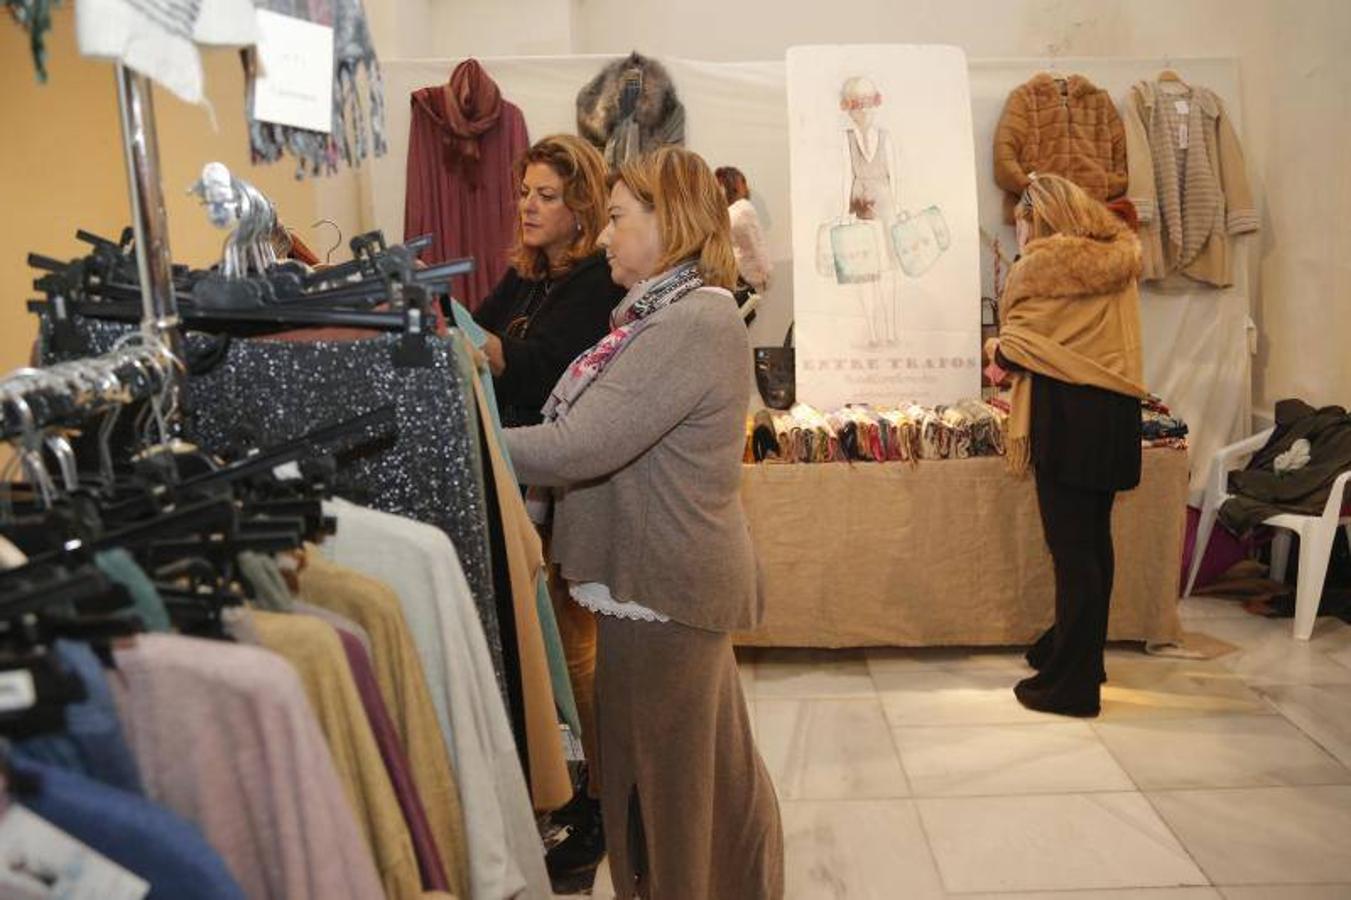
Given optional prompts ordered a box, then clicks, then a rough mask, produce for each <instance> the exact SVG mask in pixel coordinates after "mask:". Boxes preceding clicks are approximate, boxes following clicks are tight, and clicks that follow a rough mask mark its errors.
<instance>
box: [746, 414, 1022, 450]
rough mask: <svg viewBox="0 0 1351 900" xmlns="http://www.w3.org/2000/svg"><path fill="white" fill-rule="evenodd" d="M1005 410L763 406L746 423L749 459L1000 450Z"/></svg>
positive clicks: (1002, 440) (1002, 447)
mask: <svg viewBox="0 0 1351 900" xmlns="http://www.w3.org/2000/svg"><path fill="white" fill-rule="evenodd" d="M1003 421H1004V414H1003V413H1002V412H1000V411H999V410H998V409H995V408H994V407H991V406H988V405H986V404H985V403H982V402H980V401H978V400H966V401H963V402H961V403H957V404H954V405H952V406H940V407H937V408H935V409H930V408H928V407H924V406H919V405H917V404H908V405H902V406H900V407H897V408H888V409H879V408H877V407H872V406H868V405H866V404H855V405H850V406H845V407H843V408H841V409H838V410H835V411H834V412H831V413H828V414H822V413H821V412H819V411H818V410H816V409H813V408H812V407H810V406H807V405H806V404H803V403H799V404H797V405H796V406H794V407H793V408H792V409H791V410H787V411H780V410H771V409H762V410H760V411H759V412H757V413H756V414H755V415H754V416H751V417H750V418H748V419H747V422H746V453H745V459H746V460H748V461H752V460H753V461H755V462H765V461H770V462H786V463H820V462H908V463H911V464H917V463H918V462H919V461H920V460H922V459H934V460H937V459H967V458H969V457H973V456H998V455H1000V454H1002V453H1003V449H1004V437H1003Z"/></svg>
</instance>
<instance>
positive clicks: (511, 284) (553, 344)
mask: <svg viewBox="0 0 1351 900" xmlns="http://www.w3.org/2000/svg"><path fill="white" fill-rule="evenodd" d="M517 180H518V182H519V184H520V201H519V209H520V224H519V233H518V240H517V247H516V251H515V254H514V257H513V259H512V267H511V268H509V269H508V270H507V273H506V275H504V276H503V277H502V280H501V281H500V282H498V284H497V287H495V288H494V289H493V292H492V293H491V294H489V295H488V296H487V297H486V298H484V301H483V304H482V305H481V306H480V307H479V309H478V311H477V312H476V313H475V314H474V318H475V320H476V321H477V322H478V323H479V324H480V325H482V326H483V327H484V328H485V329H487V331H488V332H489V338H488V343H487V345H486V346H485V347H484V351H485V353H486V354H487V356H488V363H489V365H490V367H491V368H492V373H493V384H494V387H495V388H496V392H497V402H498V407H499V411H500V412H501V414H502V424H503V425H504V426H506V427H508V428H510V427H515V426H519V425H538V424H539V423H540V422H541V421H542V416H541V414H540V411H541V410H542V409H543V407H544V401H545V400H547V399H548V398H549V392H550V391H552V390H553V387H554V385H555V384H557V382H558V379H559V376H561V375H562V374H563V370H564V369H566V368H567V366H568V363H570V362H572V361H573V360H574V359H576V358H577V356H578V354H580V353H581V352H582V351H583V350H586V349H587V348H589V347H591V346H592V345H593V344H595V343H596V341H598V340H600V339H601V338H602V337H604V336H605V334H606V333H608V332H609V330H610V311H611V310H612V309H614V306H615V304H616V303H618V302H619V300H620V299H621V298H622V297H623V296H624V289H623V288H621V287H619V286H618V285H616V284H615V283H614V282H613V281H611V280H610V269H609V266H607V265H606V263H605V254H604V252H603V251H598V250H597V244H596V241H597V239H598V238H599V237H600V233H601V231H602V230H603V229H604V228H605V224H606V215H605V204H606V194H607V192H606V188H605V163H604V161H603V160H602V159H601V157H600V154H599V153H598V152H596V150H595V148H593V147H592V146H591V145H590V144H588V143H586V142H585V141H583V140H581V139H580V138H577V137H573V136H572V135H554V136H552V137H547V138H544V139H543V140H541V141H539V142H537V143H536V144H535V145H534V146H532V147H531V148H530V149H529V150H528V151H526V153H525V155H524V156H523V157H522V158H521V160H520V161H519V162H518V163H517Z"/></svg>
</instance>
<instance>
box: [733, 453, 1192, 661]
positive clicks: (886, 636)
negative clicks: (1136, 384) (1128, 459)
mask: <svg viewBox="0 0 1351 900" xmlns="http://www.w3.org/2000/svg"><path fill="white" fill-rule="evenodd" d="M1187 468H1188V467H1187V454H1186V452H1185V451H1180V450H1169V449H1157V450H1146V451H1145V455H1144V477H1143V480H1142V482H1141V484H1140V487H1139V488H1138V489H1136V490H1135V491H1132V492H1131V493H1128V494H1122V495H1121V496H1119V497H1118V499H1117V504H1116V509H1115V513H1114V519H1113V534H1114V536H1115V543H1116V587H1115V591H1114V592H1113V596H1112V613H1111V622H1110V626H1109V637H1110V639H1112V640H1149V641H1170V640H1179V639H1180V638H1181V637H1182V626H1181V623H1180V622H1179V620H1178V612H1177V599H1178V573H1179V571H1180V569H1181V555H1182V541H1183V531H1184V527H1185V521H1186V506H1187V480H1188V478H1187ZM742 499H743V501H744V503H745V506H746V514H747V516H748V518H749V520H750V527H751V534H752V536H753V538H754V540H755V546H756V549H757V552H758V554H759V561H760V566H761V577H762V578H763V580H764V591H765V619H764V624H763V626H762V627H761V628H760V629H758V630H757V631H755V632H754V633H751V634H743V635H739V636H738V637H737V642H738V643H741V644H747V645H752V646H766V647H866V646H897V647H909V646H942V645H979V644H1023V643H1027V642H1029V641H1031V640H1032V639H1033V638H1034V637H1036V636H1037V634H1038V633H1039V632H1040V631H1041V630H1042V629H1044V628H1046V627H1047V625H1049V624H1050V622H1051V619H1052V617H1053V607H1054V595H1055V580H1054V577H1053V575H1052V572H1051V557H1050V553H1049V551H1048V550H1047V549H1046V544H1045V541H1044V540H1043V539H1042V531H1041V520H1040V518H1039V515H1038V512H1037V497H1036V491H1035V488H1034V486H1033V483H1032V480H1031V479H1030V478H1024V479H1015V478H1012V477H1011V476H1009V474H1008V473H1007V471H1006V470H1005V466H1004V460H1003V459H998V458H987V459H970V460H947V461H939V462H924V463H921V464H920V465H919V466H918V467H917V468H912V467H911V466H909V465H907V464H905V463H885V464H878V463H858V464H853V465H849V464H843V463H831V464H821V465H775V464H765V465H748V466H745V467H744V470H743V478H742Z"/></svg>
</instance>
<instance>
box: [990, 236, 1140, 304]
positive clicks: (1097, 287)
mask: <svg viewBox="0 0 1351 900" xmlns="http://www.w3.org/2000/svg"><path fill="white" fill-rule="evenodd" d="M1139 277H1140V241H1139V240H1138V239H1137V238H1136V237H1135V235H1134V234H1132V233H1131V232H1130V231H1126V230H1122V231H1121V233H1120V234H1118V235H1117V236H1116V237H1115V238H1113V239H1111V240H1106V241H1100V240H1096V239H1094V238H1086V237H1073V236H1070V235H1064V234H1054V235H1051V236H1050V237H1046V238H1039V239H1038V240H1035V241H1030V242H1028V244H1027V246H1026V247H1024V248H1023V255H1022V257H1021V258H1019V260H1018V262H1017V263H1015V264H1014V266H1013V268H1012V269H1011V270H1010V271H1009V281H1008V286H1007V287H1006V289H1005V292H1006V294H1007V295H1008V296H1009V297H1010V298H1014V297H1030V296H1040V297H1077V296H1087V295H1096V294H1107V293H1112V292H1115V291H1119V290H1121V289H1122V288H1124V287H1125V286H1126V285H1127V284H1128V283H1129V282H1131V281H1133V280H1134V279H1136V278H1139Z"/></svg>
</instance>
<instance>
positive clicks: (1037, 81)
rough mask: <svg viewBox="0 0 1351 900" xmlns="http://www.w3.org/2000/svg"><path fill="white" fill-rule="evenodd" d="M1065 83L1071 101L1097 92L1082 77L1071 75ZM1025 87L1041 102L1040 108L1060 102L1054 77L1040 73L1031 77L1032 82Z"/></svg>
mask: <svg viewBox="0 0 1351 900" xmlns="http://www.w3.org/2000/svg"><path fill="white" fill-rule="evenodd" d="M1065 82H1066V91H1067V95H1068V97H1069V99H1071V100H1078V99H1080V98H1082V97H1086V96H1088V95H1089V94H1095V93H1097V92H1098V86H1097V85H1095V84H1094V83H1093V82H1091V81H1089V80H1088V79H1087V78H1085V77H1084V76H1082V75H1071V76H1069V77H1068V78H1066V79H1065ZM1027 87H1028V90H1030V91H1031V92H1032V93H1033V94H1034V95H1036V97H1037V99H1038V100H1039V101H1041V102H1040V105H1042V106H1049V105H1051V104H1054V103H1059V102H1060V85H1058V84H1056V80H1055V76H1053V75H1051V74H1050V73H1048V72H1040V73H1038V74H1036V75H1034V76H1032V80H1031V81H1029V82H1028V83H1027Z"/></svg>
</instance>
